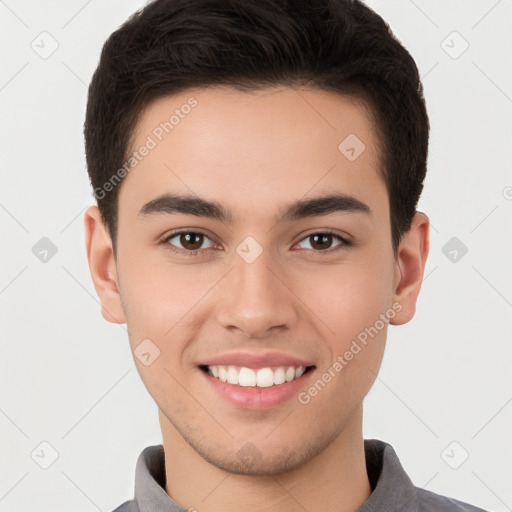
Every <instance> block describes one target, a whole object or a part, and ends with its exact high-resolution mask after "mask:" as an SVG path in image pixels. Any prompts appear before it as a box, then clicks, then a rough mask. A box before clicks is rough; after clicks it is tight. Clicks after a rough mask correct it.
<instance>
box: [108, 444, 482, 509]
mask: <svg viewBox="0 0 512 512" xmlns="http://www.w3.org/2000/svg"><path fill="white" fill-rule="evenodd" d="M364 449H365V456H366V470H367V473H368V480H369V481H370V486H371V488H372V493H371V495H370V497H369V498H368V500H367V501H366V502H365V503H364V504H363V506H362V507H360V508H359V509H358V510H357V511H356V512H444V511H446V512H485V511H484V510H483V509H481V508H477V507H474V506H472V505H468V504H467V503H463V502H461V501H458V500H454V499H452V498H447V497H444V496H440V495H439V494H435V493H433V492H430V491H427V490H425V489H421V488H418V487H415V486H414V485H413V483H412V482H411V480H410V478H409V477H408V476H407V474H406V472H405V471H404V469H403V467H402V465H401V464H400V460H399V459H398V457H397V455H396V453H395V450H393V447H392V446H391V445H390V444H388V443H385V442H383V441H380V440H378V439H365V440H364ZM164 489H165V459H164V448H163V446H162V445H156V446H148V447H147V448H145V449H144V450H143V451H142V453H141V454H140V455H139V459H138V460H137V467H136V470H135V497H134V499H133V500H129V501H126V502H125V503H123V504H122V505H121V506H119V507H118V508H117V509H116V510H115V511H114V512H187V511H186V510H185V509H184V508H182V507H180V506H179V505H178V504H177V503H176V502H175V501H173V500H172V499H171V498H170V497H169V496H168V495H167V493H166V492H165V490H164Z"/></svg>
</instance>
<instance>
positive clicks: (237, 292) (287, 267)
mask: <svg viewBox="0 0 512 512" xmlns="http://www.w3.org/2000/svg"><path fill="white" fill-rule="evenodd" d="M190 97H194V98H196V99H197V101H198V105H197V106H196V107H195V108H194V109H193V110H192V111H191V113H190V114H188V115H187V116H186V117H185V118H184V119H181V120H180V123H179V125H177V126H176V127H175V128H174V129H173V131H172V132H170V133H169V134H167V135H166V136H165V137H164V138H163V140H162V141H161V142H159V144H158V145H157V147H155V148H154V149H152V150H151V152H150V153H149V154H148V155H147V156H146V157H145V158H144V159H143V160H142V161H141V162H140V163H139V164H138V165H137V166H136V167H135V168H134V169H133V170H132V171H131V172H130V174H128V176H127V177H126V178H125V180H124V182H123V183H122V186H121V189H120V191H119V213H118V219H119V223H118V235H117V255H116V256H117V257H116V258H114V255H113V251H112V243H111V240H110V237H109V235H108V231H107V230H106V228H105V226H104V225H103V223H102V219H101V215H100V213H99V211H98V209H97V207H90V208H89V209H88V210H87V211H86V214H85V230H86V246H87V255H88V260H89V266H90V271H91V275H92V279H93V281H94V285H95V288H96V291H97V293H98V295H99V297H100V299H101V304H102V313H103V316H104V317H105V319H107V320H108V321H111V322H119V323H122V322H126V323H127V326H128V331H129V338H130V344H131V348H132V350H134V349H136V347H137V346H138V345H139V344H140V343H141V342H142V340H144V339H147V338H149V339H151V341H152V342H153V343H154V344H155V345H156V346H158V348H159V350H160V356H159V357H158V358H157V359H156V360H155V361H154V362H153V363H152V364H151V365H149V366H145V365H143V364H141V362H140V361H139V360H138V359H137V358H135V362H136V364H137V368H138V371H139V372H140V375H141V377H142V380H143V382H144V384H145V386H146V387H147V389H148V391H149V393H150V394H151V396H152V397H153V399H154V400H155V402H156V403H157V405H158V408H159V420H160V425H161V430H162V437H163V444H164V448H165V452H166V472H167V484H166V492H167V493H168V494H169V495H170V496H171V497H172V498H173V499H174V500H175V501H176V502H177V503H178V504H180V505H181V506H182V507H184V508H185V509H187V508H189V507H194V508H195V509H197V510H199V511H201V512H202V511H206V512H210V511H220V510H222V511H224V512H226V511H228V512H229V511H231V510H233V511H234V510H237V511H245V510H247V511H248V510H257V509H265V510H275V511H281V510H283V511H285V510H286V511H289V510H302V509H306V510H318V509H319V508H321V509H322V510H325V511H334V510H337V511H349V510H351V511H353V510H355V509H357V508H358V507H360V506H361V505H362V504H363V503H364V502H365V501H366V500H367V499H368V497H369V495H370V494H371V488H370V484H369V481H368V476H367V473H366V467H365V456H364V447H363V437H362V403H363V399H364V397H365V396H366V394H367V393H368V391H369V390H370V388H371V386H372V385H373V382H374V381H375V378H376V374H377V373H378V370H379V367H380V364H381V361H382V357H383V352H384V347H385V342H386V335H387V324H386V325H385V327H384V328H382V329H381V330H380V331H379V332H378V335H376V336H375V337H373V338H371V339H370V341H369V342H368V344H367V345H366V346H364V347H363V348H362V350H361V351H360V352H359V353H358V354H357V355H355V356H354V358H353V359H352V360H351V361H350V362H349V363H348V364H347V365H346V366H345V367H344V368H343V370H342V371H341V372H339V373H337V374H336V376H335V377H334V378H332V380H331V381H330V382H329V383H328V384H327V385H326V386H325V388H323V389H322V390H321V391H320V392H318V394H317V395H316V396H314V397H312V398H311V401H310V402H309V403H308V404H307V405H303V404H301V403H299V401H298V400H297V397H296V396H294V397H292V398H291V399H289V400H287V401H286V402H285V403H283V404H280V405H278V406H276V407H273V408H270V409H268V410H248V409H244V408H239V407H235V406H233V405H232V404H231V403H229V402H227V401H226V400H224V399H223V398H222V397H219V395H218V394H217V393H216V392H215V391H214V390H212V389H211V388H210V386H208V385H207V384H206V383H205V382H206V381H205V378H204V375H203V374H202V373H201V372H202V370H200V369H199V368H198V366H197V365H198V364H199V363H200V362H201V361H204V360H206V359H207V358H210V357H213V356H217V355H219V354H225V353H228V352H231V351H233V350H244V351H248V352H254V353H259V352H264V351H276V352H284V353H286V354H289V355H295V356H297V357H300V358H302V359H306V360H308V361H313V362H314V365H315V367H316V368H315V370H314V372H313V373H312V374H310V375H309V377H308V374H306V376H305V377H308V378H306V379H304V386H303V388H302V390H303V391H304V390H306V391H307V390H308V389H309V387H311V385H312V384H313V383H314V382H315V381H316V380H317V379H318V378H320V377H321V375H322V374H323V373H324V372H326V371H327V369H328V368H329V367H330V366H331V365H332V364H333V362H334V361H335V360H336V358H337V356H339V355H342V354H344V353H345V352H346V351H347V350H348V349H349V347H350V345H351V343H352V341H353V340H354V339H356V338H357V335H358V334H359V333H361V332H362V331H364V329H365V328H368V327H370V326H373V325H375V322H376V321H377V320H378V319H379V315H381V314H382V313H385V312H386V310H388V309H390V308H392V306H393V304H395V306H396V305H399V307H400V311H399V312H398V313H396V315H395V316H394V317H393V318H392V319H391V320H390V323H391V324H394V325H400V324H404V323H406V322H408V321H409V320H411V318H412V317H413V315H414V313H415V305H416V300H417V296H418V293H419V291H420V287H421V282H422V279H423V274H424V269H425V263H426V259H427V255H428V250H429V229H428V226H429V224H428V217H427V216H426V215H425V214H423V213H420V212H418V213H416V215H415V217H414V219H413V221H412V225H411V228H410V230H409V231H408V232H406V233H405V234H404V236H403V238H402V241H401V243H400V246H399V249H398V255H397V258H396V259H395V258H394V256H393V251H392V245H391V225H390V219H389V200H388V196H387V192H386V187H385V183H384V181H383V180H382V178H381V176H380V175H379V172H378V169H379V165H380V154H379V151H378V140H377V138H376V135H375V133H376V132H375V129H374V125H373V119H372V115H371V111H370V110H368V109H367V108H366V107H365V105H364V104H363V103H361V102H357V101H355V100H353V99H351V98H349V97H346V96H342V95H339V94H335V93H331V92H325V91H320V90H317V89H294V88H290V87H272V88H268V89H266V90H263V91H258V92H240V91H236V90H234V89H232V88H229V87H214V88H208V89H203V90H188V91H185V92H183V93H180V94H179V95H174V96H170V97H165V98H162V99H159V100H157V101H155V102H154V103H152V104H151V105H150V106H149V107H148V108H147V109H146V111H145V112H144V115H143V116H142V117H141V119H140V120H139V123H138V125H137V128H136V131H135V141H134V144H133V148H132V150H133V149H134V148H139V147H140V146H142V145H143V144H144V142H145V141H146V137H147V136H148V134H151V133H152V130H154V128H155V127H156V126H158V125H159V123H161V122H163V121H165V120H166V119H168V118H169V115H170V113H171V114H172V112H173V111H174V110H175V109H176V108H179V107H180V105H183V104H184V103H186V102H187V100H188V99H189V98H190ZM349 134H356V135H357V137H358V138H359V139H360V140H361V141H363V142H364V144H365V150H364V152H363V153H362V154H361V155H360V156H359V157H358V158H357V159H356V160H355V161H352V162H351V161H349V160H348V159H347V158H346V157H345V155H343V154H342V153H341V152H340V151H339V150H338V145H339V144H340V142H341V141H343V140H344V139H345V138H346V137H347V135H349ZM335 191H336V192H339V193H344V194H350V195H352V196H354V197H356V198H357V199H359V200H360V201H362V202H364V203H365V204H367V205H368V206H369V208H370V210H371V214H369V215H368V214H364V213H356V212H337V213H331V214H329V215H320V216H314V217H309V218H303V219H299V220H295V221H286V222H281V223H277V224H276V222H275V219H274V217H275V216H276V215H277V214H278V213H280V212H281V211H282V209H283V207H284V206H285V205H288V204H289V203H290V202H292V201H295V200H299V199H304V198H310V197H316V196H318V195H321V194H327V193H332V192H335ZM164 192H174V193H193V195H197V196H200V197H201V198H205V199H208V200H215V201H217V202H219V203H221V204H222V205H223V206H224V207H225V208H227V209H229V210H230V211H231V212H232V214H233V221H232V222H229V223H224V222H220V221H218V220H214V219H206V218H202V217H198V216H194V215H184V214H174V215H171V214H164V213H161V214H157V215H151V216H141V215H139V210H140V209H141V208H142V207H143V205H144V204H146V203H147V202H149V201H151V200H152V199H154V198H156V197H157V196H159V195H161V194H162V193H164ZM182 228H190V231H191V232H198V231H199V232H201V233H204V234H206V235H207V237H208V238H205V239H204V241H203V245H201V246H200V247H201V248H203V247H204V248H206V249H205V250H204V251H203V253H202V254H201V253H200V254H199V255H196V256H190V255H180V254H175V253H173V252H172V251H171V250H170V249H169V245H170V244H171V243H172V244H174V246H175V248H176V249H178V250H179V249H182V250H183V251H186V250H187V248H190V245H188V246H187V245H186V241H184V240H183V238H180V237H175V238H173V239H172V240H171V241H167V242H164V241H163V240H164V239H165V237H166V236H169V235H170V234H171V233H172V231H173V230H177V229H182ZM326 229H329V230H333V231H335V233H336V234H339V235H340V236H342V237H348V238H349V240H351V241H352V242H353V245H351V246H348V247H345V246H343V245H340V244H341V242H340V240H339V239H337V238H336V237H333V238H332V242H330V245H329V243H327V245H325V246H324V247H325V249H324V250H323V252H322V250H321V249H322V248H321V247H320V249H319V248H318V246H314V243H313V240H312V239H311V237H309V238H308V237H307V235H312V234H314V233H322V231H323V230H324V231H325V230H326ZM247 236H251V237H253V238H254V239H255V240H256V241H257V242H258V244H259V245H260V246H261V248H262V253H261V255H260V256H259V257H258V258H257V259H256V260H255V261H254V262H252V263H250V264H249V263H247V262H246V261H245V260H244V259H242V258H241V257H240V255H239V254H238V253H237V252H236V248H237V247H238V246H239V244H240V243H241V242H242V241H243V240H244V239H245V238H246V237H247ZM180 242H181V243H180ZM340 247H341V249H340ZM215 248H217V249H215ZM189 250H190V249H189ZM247 443H251V444H247ZM244 446H245V448H244ZM243 448H244V450H246V451H247V450H250V451H251V453H252V454H253V457H252V461H249V462H247V461H246V462H245V463H242V462H241V460H240V459H241V458H240V455H239V454H240V453H244V451H242V452H240V450H242V449H243Z"/></svg>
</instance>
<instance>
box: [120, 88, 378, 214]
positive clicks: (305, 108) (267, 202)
mask: <svg viewBox="0 0 512 512" xmlns="http://www.w3.org/2000/svg"><path fill="white" fill-rule="evenodd" d="M376 137H377V136H376V132H375V129H374V123H373V117H372V113H371V111H370V109H369V108H367V106H366V105H365V104H364V103H363V102H361V101H358V100H356V99H354V98H352V97H348V96H343V95H340V94H337V93H332V92H327V91H323V90H318V89H304V88H302V89H300V88H290V87H269V88H267V89H264V90H259V91H250V92H245V91H239V90H236V89H234V88H231V87H224V86H223V87H210V88H207V89H195V90H194V89H190V90H187V91H184V92H182V93H180V94H176V95H172V96H168V97H164V98H160V99H158V100H156V101H154V102H153V103H151V104H150V105H149V106H148V107H147V108H146V110H145V111H144V112H143V113H142V115H141V117H140V119H139V122H138V124H137V126H136V129H135V130H134V138H133V143H132V146H131V148H130V151H129V154H128V157H130V155H132V154H133V152H138V153H139V158H138V160H137V161H136V162H135V161H133V162H132V163H134V164H135V165H134V166H132V167H131V170H130V172H129V173H128V175H127V177H126V178H125V182H124V183H123V186H122V187H121V190H120V194H119V205H120V209H121V208H122V207H123V205H124V206H129V207H130V208H133V209H135V208H136V207H137V206H138V207H139V208H140V207H141V206H142V204H144V203H145V202H147V201H150V200H151V199H154V198H155V197H157V196H159V195H161V194H162V193H165V192H178V193H187V194H197V195H199V196H201V197H205V198H215V199H217V200H218V199H221V200H222V201H223V202H226V203H229V204H230V205H231V206H233V208H235V209H238V211H239V213H241V214H242V213H243V212H244V211H246V212H249V211H253V212H254V211H255V209H256V210H258V205H260V206H263V205H264V206H265V208H267V209H268V208H272V205H273V204H274V203H275V206H276V208H277V207H279V206H280V205H281V204H282V203H283V202H287V203H288V202H289V201H290V199H291V198H292V199H295V198H296V199H298V198H301V197H304V196H307V195H308V194H313V195H315V194H319V193H327V192H329V191H333V190H335V191H338V192H340V193H349V194H351V195H354V196H356V197H358V198H360V199H361V200H363V201H364V202H366V203H368V202H377V203H378V202H379V201H380V202H381V203H383V204H382V205H381V207H382V208H384V209H385V208H386V206H387V195H386V193H385V184H384V182H383V181H382V178H381V177H380V173H379V165H380V154H379V151H378V140H377V138H376ZM145 147H146V148H149V149H146V150H143V148H145ZM141 150H142V151H141ZM141 153H144V154H145V156H143V157H142V158H141V157H140V154H141ZM272 213H274V212H272ZM383 213H384V212H383Z"/></svg>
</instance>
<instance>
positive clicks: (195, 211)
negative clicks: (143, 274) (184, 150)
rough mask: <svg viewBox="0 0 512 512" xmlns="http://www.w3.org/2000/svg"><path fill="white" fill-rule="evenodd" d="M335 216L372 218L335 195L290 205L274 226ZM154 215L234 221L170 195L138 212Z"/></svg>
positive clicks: (210, 205) (217, 209)
mask: <svg viewBox="0 0 512 512" xmlns="http://www.w3.org/2000/svg"><path fill="white" fill-rule="evenodd" d="M337 212H343V213H363V214H366V215H371V210H370V207H369V206H368V205H367V204H365V203H363V202H362V201H360V200H359V199H357V198H356V197H354V196H351V195H347V194H339V193H336V194H329V195H325V196H319V197H314V198H311V199H304V200H299V201H296V202H293V203H290V204H289V205H286V206H285V207H284V208H283V209H282V210H281V213H280V214H278V215H277V217H276V219H275V220H276V222H285V221H294V220H299V219H302V218H306V217H315V216H320V215H329V214H331V213H337ZM157 214H186V215H196V216H197V217H205V218H208V219H213V220H218V221H221V222H228V223H229V222H233V218H234V217H233V214H232V213H231V212H230V211H229V210H227V209H226V208H224V206H222V205H221V204H220V203H218V202H216V201H208V200H206V199H202V198H200V197H197V196H192V195H178V194H172V193H168V194H163V195H161V196H158V197H157V198H155V199H153V200H151V201H149V202H148V203H146V204H145V205H144V206H143V207H142V208H141V210H140V211H139V216H141V217H147V216H152V215H157Z"/></svg>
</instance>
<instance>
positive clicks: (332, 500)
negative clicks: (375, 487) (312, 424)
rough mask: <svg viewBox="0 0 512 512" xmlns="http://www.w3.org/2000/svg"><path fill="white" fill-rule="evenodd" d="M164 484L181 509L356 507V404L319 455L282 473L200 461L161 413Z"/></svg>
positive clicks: (359, 450)
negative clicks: (236, 470) (240, 470)
mask: <svg viewBox="0 0 512 512" xmlns="http://www.w3.org/2000/svg"><path fill="white" fill-rule="evenodd" d="M159 415H160V424H161V428H162V436H163V444H164V451H165V455H166V456H165V469H166V475H167V482H166V487H165V491H166V492H167V494H168V495H169V496H170V497H171V498H172V499H173V500H174V501H175V502H176V503H178V504H179V505H180V506H181V507H183V508H185V509H188V510H198V511H201V512H221V511H222V512H235V511H236V512H245V511H253V510H255V509H260V508H261V509H262V510H263V509H264V510H269V511H272V512H281V511H283V512H285V511H289V510H300V509H302V510H311V511H312V510H318V509H319V508H320V509H322V510H323V511H326V512H334V511H336V512H348V511H352V512H353V511H354V510H357V509H358V508H359V507H361V506H362V505H363V503H364V502H365V501H366V500H367V499H368V498H369V496H370V494H371V487H370V483H369V481H368V475H367V472H366V460H365V453H364V441H363V437H362V407H360V408H359V409H358V410H357V411H356V412H355V413H354V414H353V415H352V417H351V419H350V421H349V422H348V424H347V425H346V426H345V428H344V429H343V431H342V432H341V433H340V434H339V435H338V437H336V439H335V440H334V441H333V442H332V443H331V444H330V445H329V446H327V448H326V449H325V450H323V452H321V453H320V454H319V455H317V456H316V457H314V458H313V459H311V460H310V461H308V462H307V463H305V464H303V465H302V466H300V467H298V468H296V469H294V470H293V471H290V472H287V473H281V474H277V475H268V476H267V475H265V476H251V475H238V474H232V473H228V472H226V471H224V470H222V469H220V468H218V467H216V466H214V465H213V464H211V463H210V462H208V461H206V460H205V459H203V458H202V457H201V456H200V455H199V454H198V453H197V452H196V451H195V450H194V449H193V448H192V447H191V446H190V445H189V444H188V443H187V442H186V441H185V440H184V439H183V437H182V436H181V435H180V434H179V432H177V431H176V429H175V428H174V427H173V425H172V424H171V423H170V422H169V420H168V419H167V418H166V417H165V416H164V415H163V414H162V413H161V412H159Z"/></svg>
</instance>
